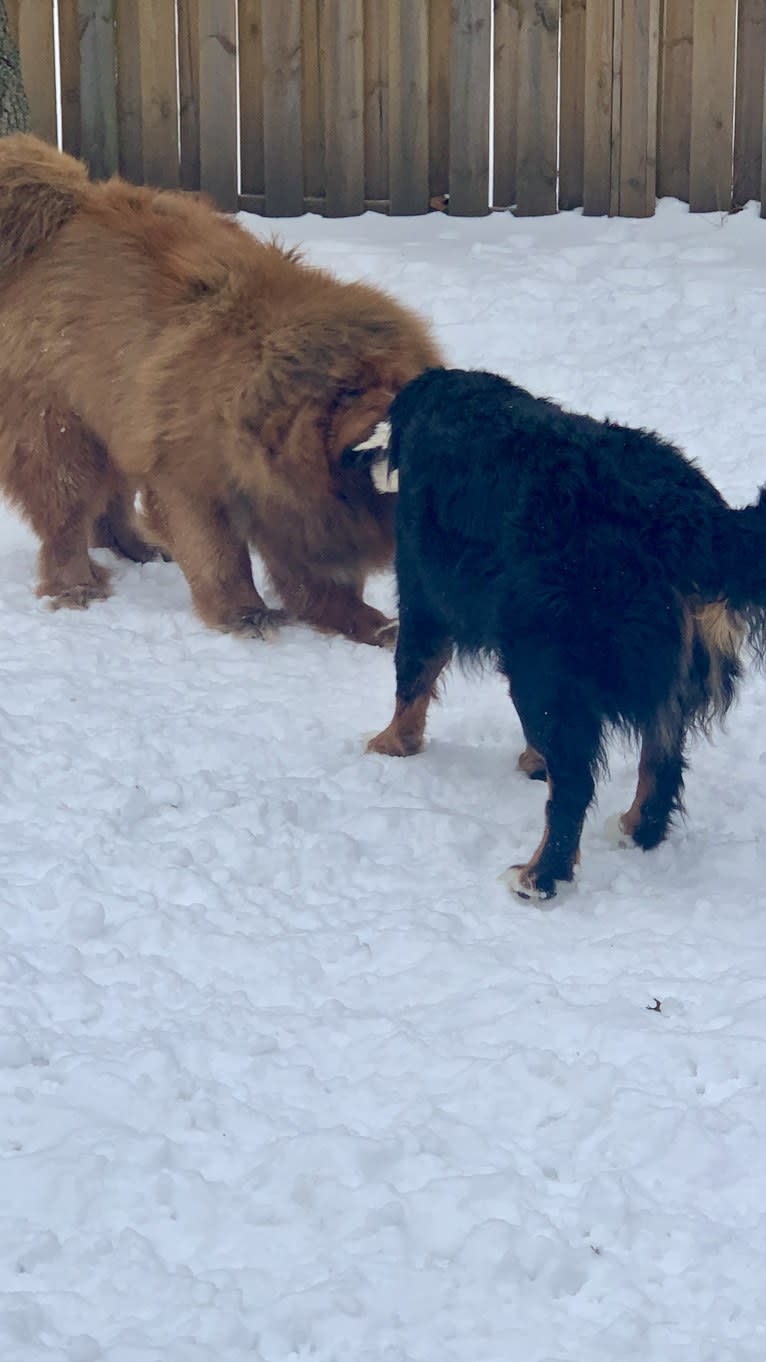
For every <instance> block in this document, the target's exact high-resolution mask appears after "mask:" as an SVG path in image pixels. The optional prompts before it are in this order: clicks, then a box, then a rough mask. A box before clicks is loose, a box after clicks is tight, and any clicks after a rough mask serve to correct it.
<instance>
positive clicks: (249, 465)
mask: <svg viewBox="0 0 766 1362" xmlns="http://www.w3.org/2000/svg"><path fill="white" fill-rule="evenodd" d="M0 241H2V243H3V245H2V256H0V334H1V335H2V344H1V345H0V485H2V488H3V490H4V491H5V493H6V495H7V496H8V497H9V498H10V499H11V500H12V501H13V502H14V503H15V505H16V506H17V507H18V508H19V509H20V510H21V511H22V513H23V514H24V515H25V516H26V518H27V519H28V520H29V522H30V523H31V525H32V526H33V528H34V529H35V531H36V532H37V534H38V535H39V537H40V539H41V541H42V548H41V554H40V577H39V586H38V593H39V594H41V595H42V594H44V595H49V596H51V597H53V603H54V604H65V605H86V604H87V603H88V601H89V600H90V599H92V598H94V597H98V596H104V595H106V594H108V582H107V573H106V572H105V570H104V569H103V568H102V567H100V566H98V565H97V564H96V563H94V562H93V560H92V559H91V557H90V555H89V554H88V543H89V542H90V544H91V545H95V544H105V545H106V546H107V547H113V548H116V549H117V550H118V551H119V550H122V551H124V552H127V553H128V555H129V556H131V557H146V556H149V555H150V554H151V552H152V549H151V548H150V547H149V545H148V544H147V542H146V541H147V540H148V541H149V544H153V543H156V544H159V545H161V547H162V548H163V549H166V550H167V551H168V552H169V553H170V554H172V556H173V557H174V558H175V559H176V560H177V562H178V563H179V564H180V566H181V568H182V570H183V572H184V574H185V575H186V578H187V580H188V583H189V586H190V589H191V593H192V598H193V601H194V605H195V607H196V609H197V611H198V613H199V615H200V616H201V618H202V619H203V620H205V621H206V622H207V623H208V624H209V625H211V626H214V627H216V628H219V629H224V630H230V631H234V632H241V633H245V634H252V635H260V634H261V633H263V632H264V631H265V630H266V629H268V628H270V627H272V626H273V625H275V624H278V623H280V622H281V620H282V619H283V618H284V614H283V612H281V611H270V610H268V609H267V607H266V605H265V603H264V602H263V600H262V599H261V597H260V595H259V594H258V592H257V591H256V589H255V586H254V584H253V578H252V573H251V567H250V556H249V548H248V544H249V542H252V543H253V544H254V545H255V547H256V548H257V549H258V551H259V552H260V554H261V556H262V557H263V559H264V561H265V564H266V567H267V569H268V571H269V574H270V576H271V579H272V581H273V583H274V586H275V588H276V590H277V591H278V593H279V594H280V595H281V597H282V600H283V603H284V605H285V606H286V607H287V609H288V610H289V611H290V612H291V613H292V614H294V615H295V616H298V617H300V618H303V619H305V620H308V621H309V622H311V623H312V624H314V625H315V626H316V627H318V628H320V629H324V630H327V631H330V632H335V631H337V632H341V633H344V634H347V635H348V636H349V637H351V638H355V639H358V640H360V641H363V642H367V643H381V642H385V641H386V640H387V638H388V637H390V634H391V627H390V622H389V621H387V620H386V618H385V617H384V616H383V615H382V614H380V612H379V611H376V610H373V609H372V608H371V607H370V606H368V605H367V604H366V603H365V602H364V600H363V589H364V583H365V579H366V577H367V575H368V574H369V573H370V572H371V571H373V570H375V569H378V568H380V567H383V566H384V565H385V564H386V563H388V562H389V561H390V559H391V557H392V554H393V524H394V504H395V498H393V497H390V496H381V495H380V494H379V493H378V492H377V491H376V489H375V488H374V486H373V483H372V480H371V477H370V474H369V470H366V469H353V468H351V469H347V468H345V467H343V466H342V464H341V458H340V456H341V454H342V451H343V450H344V449H345V448H346V447H347V446H348V445H352V444H354V443H355V442H357V441H359V440H363V439H365V438H366V437H367V436H368V435H369V434H370V432H371V431H372V430H373V428H374V427H375V425H376V424H377V422H378V421H379V420H380V419H381V418H382V417H383V416H384V415H385V413H386V411H387V408H388V406H389V404H390V402H391V399H392V397H393V396H394V394H395V393H396V392H397V391H399V390H400V389H401V388H402V387H403V386H404V384H405V383H407V382H408V381H409V380H410V379H411V378H413V377H414V376H415V375H416V374H418V373H419V372H421V371H422V370H423V369H424V368H425V367H426V366H428V365H430V364H433V363H434V362H438V361H439V357H438V354H437V351H436V347H435V345H434V343H433V341H432V340H431V338H430V336H429V334H428V332H427V330H426V328H425V326H424V325H423V323H421V322H420V320H419V319H418V318H416V317H415V316H414V315H412V314H411V313H410V312H408V311H407V310H406V309H405V308H403V307H401V306H399V305H398V304H397V303H396V302H395V301H394V300H393V299H391V298H389V297H388V296H387V295H386V294H385V293H383V292H381V291H380V290H377V289H374V288H371V287H367V286H365V285H363V284H344V283H341V282H339V281H338V280H336V279H335V278H334V277H333V276H331V275H330V274H328V273H326V272H324V271H322V270H319V269H313V268H310V267H308V266H306V265H304V264H302V263H301V261H300V258H299V257H298V255H297V254H296V253H295V252H293V251H284V250H281V249H280V248H279V247H278V246H276V245H274V244H272V243H264V242H262V241H259V240H257V239H255V238H254V237H253V236H251V235H250V234H249V233H248V232H246V231H245V230H244V229H242V228H240V227H238V226H237V225H236V223H234V222H233V221H231V220H230V219H226V218H224V217H223V216H221V215H219V214H218V213H216V212H215V211H214V210H213V209H212V208H211V207H210V206H209V205H208V204H207V203H206V202H204V201H202V200H199V199H196V198H194V197H193V196H189V195H182V194H176V193H167V194H166V193H160V192H158V191H154V190H149V189H140V188H135V187H134V186H132V185H129V184H127V183H125V182H124V181H122V180H119V179H115V180H111V181H108V182H107V183H101V184H94V183H91V182H89V181H88V179H87V177H86V175H85V171H84V168H83V167H82V165H80V163H79V162H77V161H75V160H73V159H71V158H70V157H68V156H65V155H63V154H62V153H60V152H58V151H56V150H54V149H53V148H51V147H48V146H46V145H45V144H44V143H42V142H40V141H38V140H37V139H35V138H32V137H28V136H13V137H7V138H4V139H2V141H0ZM136 489H140V490H141V491H142V493H143V501H144V508H145V521H144V524H143V527H142V533H141V534H139V533H137V530H136V526H135V524H134V523H133V519H132V504H133V499H134V492H135V490H136Z"/></svg>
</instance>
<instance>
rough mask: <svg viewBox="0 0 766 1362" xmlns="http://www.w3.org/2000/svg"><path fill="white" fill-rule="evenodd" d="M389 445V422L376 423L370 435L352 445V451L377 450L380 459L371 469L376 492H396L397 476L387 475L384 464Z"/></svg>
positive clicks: (397, 489) (397, 485)
mask: <svg viewBox="0 0 766 1362" xmlns="http://www.w3.org/2000/svg"><path fill="white" fill-rule="evenodd" d="M390 443H391V422H390V421H378V424H377V425H376V427H375V429H374V431H373V432H372V435H370V436H369V437H368V438H367V439H366V440H362V441H360V443H359V444H358V445H354V449H379V450H380V458H378V459H376V460H375V462H374V463H373V465H372V467H371V470H370V471H371V473H372V481H373V485H374V487H375V490H376V491H377V492H398V491H399V474H398V473H397V472H393V473H389V471H388V465H387V463H386V457H385V455H386V450H387V449H388V446H389V444H390Z"/></svg>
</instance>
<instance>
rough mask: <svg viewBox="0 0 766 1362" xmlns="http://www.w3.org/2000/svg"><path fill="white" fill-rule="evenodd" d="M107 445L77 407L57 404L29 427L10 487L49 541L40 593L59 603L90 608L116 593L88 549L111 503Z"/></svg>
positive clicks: (43, 550)
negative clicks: (107, 500) (95, 523)
mask: <svg viewBox="0 0 766 1362" xmlns="http://www.w3.org/2000/svg"><path fill="white" fill-rule="evenodd" d="M104 478H105V452H104V450H103V446H101V445H100V444H99V443H98V441H97V440H95V439H94V437H93V436H92V435H91V434H90V432H89V431H88V430H87V429H86V428H85V427H84V426H83V424H82V422H81V421H80V420H79V418H78V417H76V416H75V415H74V414H73V413H71V412H68V411H65V410H62V409H60V408H57V407H55V406H54V407H51V408H48V409H46V410H44V411H43V412H41V413H40V415H39V416H32V417H30V415H29V412H25V415H24V420H23V424H22V429H21V432H20V435H19V438H18V442H17V444H16V447H15V450H14V452H13V458H12V460H11V461H10V464H9V467H8V472H7V474H6V476H5V479H4V491H5V493H6V495H7V496H8V498H9V500H10V501H11V502H13V504H14V505H16V506H17V507H18V508H19V510H20V511H21V512H22V514H23V515H24V516H25V518H26V519H27V520H28V521H29V523H30V525H31V526H32V529H33V530H34V531H35V533H36V534H37V535H38V537H39V539H40V541H41V547H40V555H39V562H38V585H37V595H38V596H50V597H51V606H52V608H53V609H59V608H61V607H68V608H70V609H75V610H82V609H84V608H85V607H86V606H87V605H89V604H90V602H91V601H94V600H104V599H105V598H106V597H107V596H108V595H109V594H110V588H109V573H108V571H107V569H106V568H103V567H101V566H99V564H98V563H94V562H93V560H92V558H91V557H90V555H89V553H88V529H89V526H90V523H91V521H92V519H93V516H94V514H95V513H96V512H97V510H99V509H100V508H101V507H102V506H103V496H104Z"/></svg>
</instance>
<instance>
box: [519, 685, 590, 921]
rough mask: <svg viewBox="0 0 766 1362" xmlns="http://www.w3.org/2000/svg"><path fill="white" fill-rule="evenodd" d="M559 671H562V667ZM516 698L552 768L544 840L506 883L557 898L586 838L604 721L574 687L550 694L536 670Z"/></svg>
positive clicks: (527, 894)
mask: <svg viewBox="0 0 766 1362" xmlns="http://www.w3.org/2000/svg"><path fill="white" fill-rule="evenodd" d="M553 674H554V675H556V674H559V673H558V668H557V669H556V670H554V673H553ZM513 700H514V702H515V705H516V708H517V710H518V712H519V717H520V719H521V722H522V726H523V729H524V733H525V735H526V736H527V738H528V740H529V743H530V745H531V746H534V748H535V749H536V751H537V752H538V753H539V754H540V756H541V757H542V759H543V761H544V762H545V766H546V769H547V772H548V799H547V802H546V805H545V829H544V832H543V836H542V840H541V841H540V845H539V846H538V847H537V849H536V851H535V853H534V855H533V856H531V857H530V859H529V860H528V861H527V862H526V863H525V864H523V865H515V866H511V868H510V870H509V871H507V872H506V875H505V879H506V883H507V884H508V885H509V887H510V888H511V889H513V890H514V892H515V893H517V894H519V895H520V897H522V898H538V899H549V898H553V896H554V895H555V893H556V884H557V882H558V881H564V882H566V881H568V880H571V879H572V878H573V876H574V867H575V865H576V863H577V861H578V859H579V849H580V837H581V834H582V827H583V823H584V821H585V815H586V813H587V810H588V805H589V804H590V802H591V800H592V798H593V794H594V790H595V783H594V778H593V776H594V770H595V766H596V762H597V758H598V752H599V748H600V743H601V722H600V720H599V718H598V717H597V716H595V715H592V714H591V713H590V712H589V710H588V708H587V706H586V704H585V703H584V701H582V700H581V698H578V696H577V695H576V694H575V693H574V692H572V693H570V694H568V695H567V696H566V698H564V699H562V697H561V694H560V692H557V691H556V690H555V689H554V690H553V691H552V692H551V693H548V694H546V693H545V689H544V688H542V687H541V686H540V683H539V679H538V678H536V677H535V676H534V675H533V674H531V673H530V675H529V676H527V677H526V678H522V679H521V680H519V678H518V677H515V678H514V684H513Z"/></svg>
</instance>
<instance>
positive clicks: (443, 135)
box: [428, 0, 452, 207]
mask: <svg viewBox="0 0 766 1362" xmlns="http://www.w3.org/2000/svg"><path fill="white" fill-rule="evenodd" d="M451 34H452V3H451V0H429V6H428V187H429V190H430V197H431V199H432V200H433V201H434V202H435V203H437V204H438V205H439V206H440V207H444V206H445V203H446V196H447V195H448V193H449V136H450V46H451Z"/></svg>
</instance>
